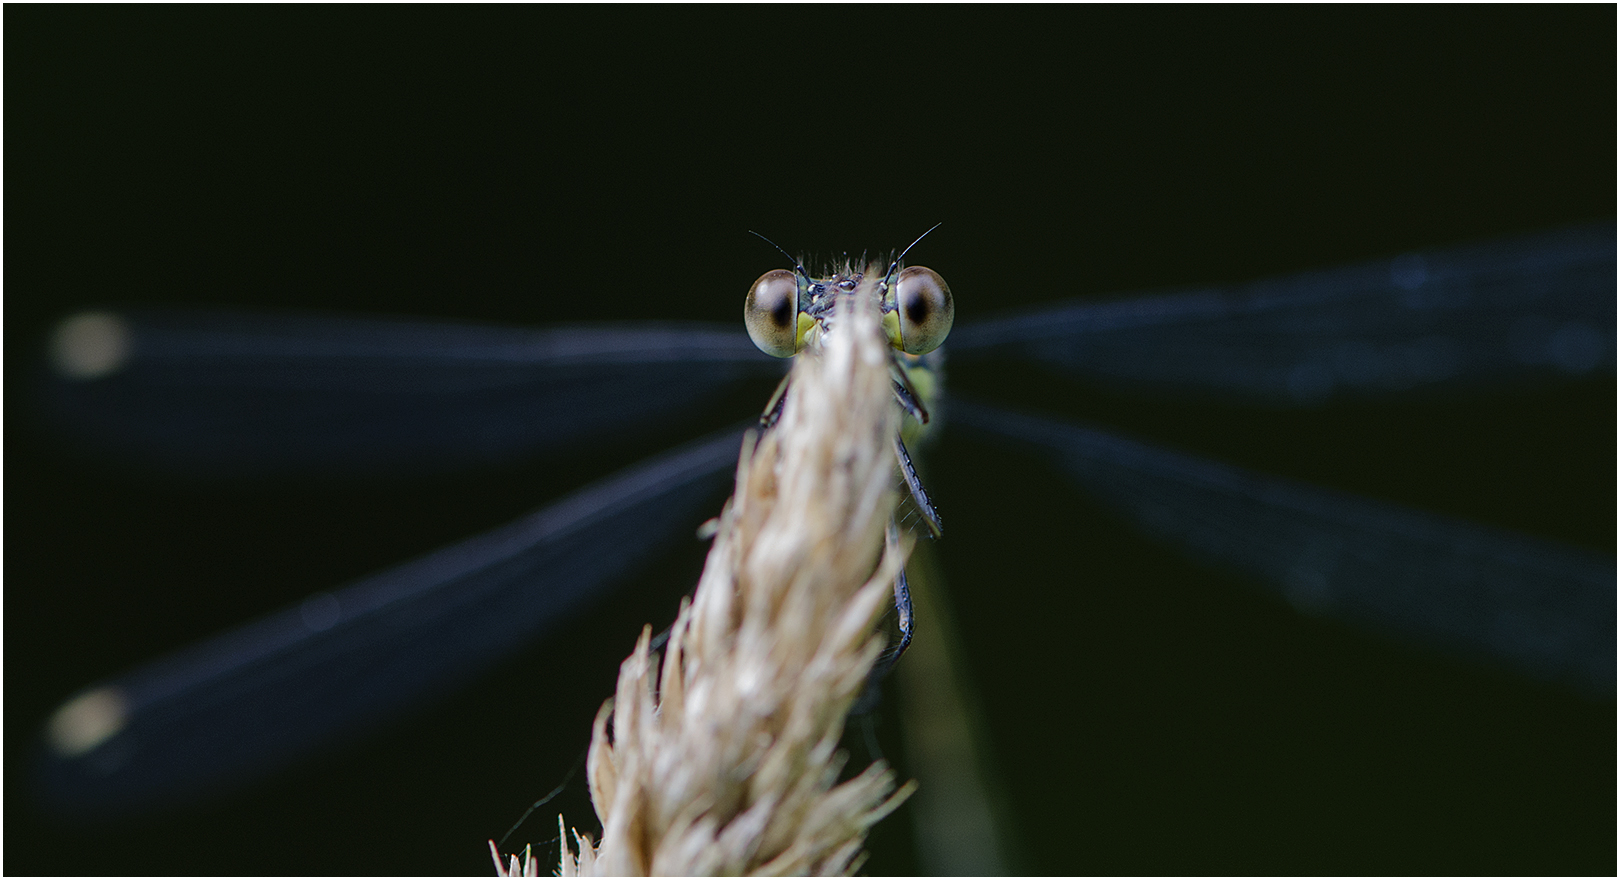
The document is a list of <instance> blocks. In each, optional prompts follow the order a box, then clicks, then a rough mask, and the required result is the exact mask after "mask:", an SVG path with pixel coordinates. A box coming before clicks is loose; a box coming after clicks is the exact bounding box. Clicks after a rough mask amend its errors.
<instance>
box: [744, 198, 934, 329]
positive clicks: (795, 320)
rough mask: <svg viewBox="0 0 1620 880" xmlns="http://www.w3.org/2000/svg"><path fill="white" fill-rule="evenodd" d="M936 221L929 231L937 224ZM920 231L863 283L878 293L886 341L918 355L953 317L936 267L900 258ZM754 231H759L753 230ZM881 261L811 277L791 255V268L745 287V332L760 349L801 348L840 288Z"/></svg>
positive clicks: (849, 287)
mask: <svg viewBox="0 0 1620 880" xmlns="http://www.w3.org/2000/svg"><path fill="white" fill-rule="evenodd" d="M937 228H939V227H938V224H935V226H934V227H933V229H929V230H928V232H933V231H934V229H937ZM928 232H924V233H923V234H922V235H921V236H918V237H917V241H913V242H912V243H911V244H910V245H907V247H906V249H905V250H904V251H901V252H900V254H899V256H896V257H895V258H894V261H893V262H892V263H890V264H889V267H888V269H887V270H885V271H884V272H883V275H882V276H881V280H879V281H878V282H877V283H876V284H875V285H872V284H871V283H868V285H867V289H869V290H871V291H873V292H874V293H875V294H876V296H877V298H878V307H879V309H880V311H881V312H882V315H883V330H884V333H885V335H886V336H887V337H888V339H889V345H890V346H892V347H893V348H894V349H895V350H897V351H903V352H905V353H907V354H912V355H922V354H927V353H928V352H930V351H933V350H934V349H936V348H938V347H939V346H940V345H941V344H942V343H943V342H944V341H945V337H946V336H947V335H948V334H949V333H950V331H951V324H952V323H953V322H954V320H955V318H956V306H955V304H954V303H953V302H952V300H951V288H950V286H949V285H947V284H946V283H945V279H944V278H941V277H940V275H939V273H938V272H935V271H934V270H932V269H929V268H926V267H923V266H907V267H905V268H904V269H902V268H901V266H900V261H901V259H902V258H904V257H905V255H906V254H907V253H908V252H909V251H910V250H911V248H912V247H915V246H916V244H917V242H918V241H922V239H923V237H924V236H926V235H928ZM754 234H755V235H759V233H757V232H756V233H754ZM759 237H760V238H761V239H764V240H765V241H766V242H767V243H769V244H770V245H771V246H772V247H774V248H776V249H777V250H778V251H781V252H782V254H783V255H785V256H787V257H788V259H790V260H792V259H794V258H793V257H792V256H791V255H789V254H788V252H787V251H784V250H782V248H781V247H780V246H778V245H777V244H776V243H775V242H773V241H771V240H770V239H768V238H765V236H763V235H760V236H759ZM881 266H882V264H881V263H878V264H876V265H873V266H867V267H864V270H863V269H859V268H857V267H855V266H844V267H842V268H839V269H837V270H835V271H833V272H831V273H829V274H828V275H827V276H826V277H821V278H812V277H811V276H810V274H809V273H808V272H806V271H805V269H804V264H803V263H802V262H801V261H799V260H794V266H793V270H792V271H789V270H787V269H772V270H771V271H769V272H766V273H765V274H764V275H761V276H759V278H758V279H757V280H755V281H754V284H753V286H752V287H750V288H749V289H748V298H747V300H746V301H745V303H744V305H743V324H744V326H746V327H747V328H748V336H749V338H750V339H753V340H754V344H755V345H757V346H759V349H760V351H763V352H765V353H766V354H768V355H771V356H772V357H783V358H785V357H792V356H793V355H795V354H798V353H799V352H800V351H802V350H804V347H805V345H806V340H807V339H808V338H809V335H810V331H811V330H813V329H814V328H816V327H817V326H818V325H819V326H821V327H823V328H825V327H826V326H827V324H828V322H829V321H830V319H831V317H832V311H833V301H834V300H835V299H836V295H837V294H839V293H850V292H853V291H855V290H857V289H858V288H860V287H861V282H862V280H863V279H865V278H867V277H868V276H870V275H875V274H876V272H877V271H878V270H879V267H881Z"/></svg>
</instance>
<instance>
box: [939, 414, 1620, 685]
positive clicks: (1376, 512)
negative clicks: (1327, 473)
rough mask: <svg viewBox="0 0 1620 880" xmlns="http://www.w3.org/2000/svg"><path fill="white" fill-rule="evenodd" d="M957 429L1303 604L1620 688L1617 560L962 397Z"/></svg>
mask: <svg viewBox="0 0 1620 880" xmlns="http://www.w3.org/2000/svg"><path fill="white" fill-rule="evenodd" d="M950 406H951V408H950V417H951V424H953V425H957V426H961V427H965V428H968V429H970V430H973V431H977V432H982V433H987V434H990V435H994V436H997V437H1001V438H1005V439H1010V440H1014V441H1017V442H1020V443H1024V444H1030V445H1033V446H1035V447H1038V448H1040V449H1042V450H1044V451H1046V452H1049V453H1051V454H1053V455H1054V456H1056V457H1057V460H1058V461H1059V463H1060V464H1061V466H1062V467H1063V468H1064V469H1065V470H1066V471H1068V472H1069V473H1070V474H1071V475H1073V476H1074V477H1075V478H1076V479H1077V480H1079V481H1080V482H1081V483H1083V484H1084V485H1085V486H1086V487H1087V488H1088V489H1090V490H1091V491H1093V492H1095V493H1097V494H1098V495H1099V496H1100V497H1102V498H1103V499H1105V500H1106V501H1108V502H1110V503H1111V504H1113V505H1114V506H1116V507H1118V508H1120V509H1121V510H1122V511H1124V512H1125V513H1126V514H1128V515H1129V516H1130V517H1132V518H1133V519H1134V520H1136V521H1137V522H1138V523H1139V524H1140V525H1141V526H1143V527H1144V528H1145V529H1147V530H1148V531H1150V532H1154V533H1157V534H1159V535H1161V536H1162V537H1165V538H1167V539H1169V540H1171V541H1173V542H1175V543H1178V544H1181V545H1183V546H1185V547H1187V548H1188V549H1189V550H1191V551H1192V552H1193V553H1195V554H1197V555H1199V556H1202V557H1204V558H1206V559H1209V560H1211V561H1214V562H1216V563H1219V564H1223V565H1225V566H1228V567H1233V568H1237V569H1240V570H1242V571H1245V572H1247V573H1249V574H1251V575H1253V576H1255V577H1258V578H1259V579H1260V580H1261V581H1262V582H1263V583H1264V584H1266V585H1267V586H1268V587H1269V588H1270V589H1271V590H1273V591H1275V592H1277V593H1278V594H1280V595H1282V596H1284V597H1285V598H1287V599H1288V600H1289V601H1290V602H1291V603H1293V604H1294V605H1295V606H1296V607H1298V608H1300V609H1301V610H1304V611H1307V612H1311V613H1318V614H1326V615H1331V616H1334V617H1339V618H1342V619H1344V620H1347V621H1350V622H1355V623H1362V624H1367V625H1370V626H1373V627H1374V628H1377V629H1380V630H1383V631H1386V632H1389V633H1391V634H1394V635H1397V636H1402V637H1405V638H1408V639H1411V640H1415V641H1418V642H1420V643H1424V644H1429V645H1438V646H1441V647H1442V648H1447V649H1451V650H1454V651H1458V652H1463V653H1467V654H1472V655H1476V656H1483V657H1487V658H1490V659H1493V660H1495V661H1498V662H1500V663H1504V664H1507V665H1509V666H1511V667H1513V668H1516V669H1518V670H1520V671H1521V672H1524V673H1527V674H1530V675H1532V676H1535V677H1537V678H1541V679H1544V680H1551V681H1558V682H1562V683H1565V684H1571V685H1574V686H1576V687H1578V688H1580V689H1582V690H1585V691H1587V692H1589V693H1592V694H1595V695H1597V696H1599V697H1607V698H1612V697H1613V696H1614V694H1615V561H1614V560H1613V559H1612V558H1603V557H1600V556H1597V555H1595V554H1590V553H1586V552H1583V551H1580V550H1577V549H1574V548H1569V547H1564V546H1560V545H1556V544H1552V543H1550V542H1545V541H1540V540H1536V539H1532V538H1529V537H1525V536H1522V535H1517V534H1512V533H1508V532H1503V531H1498V530H1494V529H1488V528H1485V527H1483V526H1478V525H1472V524H1469V523H1464V522H1459V521H1455V520H1451V519H1447V518H1444V517H1440V516H1436V515H1433V514H1427V513H1421V512H1418V511H1414V510H1409V509H1405V508H1401V507H1398V506H1395V505H1391V504H1384V503H1380V502H1376V501H1371V500H1368V499H1364V498H1357V497H1354V496H1351V495H1346V494H1342V493H1338V492H1333V491H1329V490H1326V489H1320V488H1314V487H1310V486H1305V485H1301V484H1299V483H1294V482H1290V481H1287V480H1283V479H1280V478H1277V477H1270V476H1266V475H1263V474H1258V473H1254V472H1250V471H1246V470H1243V469H1240V468H1236V467H1232V466H1229V465H1224V464H1218V463H1215V462H1211V461H1208V460H1204V459H1199V458H1195V457H1192V456H1188V455H1181V454H1178V453H1173V452H1168V451H1166V450H1163V449H1158V448H1155V447H1152V446H1148V445H1145V444H1143V443H1139V442H1137V441H1134V440H1129V439H1126V438H1124V437H1121V436H1118V435H1115V434H1110V433H1106V432H1103V431H1099V430H1096V429H1094V428H1086V427H1078V426H1074V425H1067V424H1062V423H1059V422H1055V421H1052V420H1049V419H1044V418H1038V417H1033V416H1028V415H1021V414H1018V413H1014V412H1010V411H1007V410H1003V409H1001V408H998V407H990V406H984V405H980V404H974V403H968V402H964V401H961V400H960V399H958V398H955V397H953V398H952V400H951V404H950Z"/></svg>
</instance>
